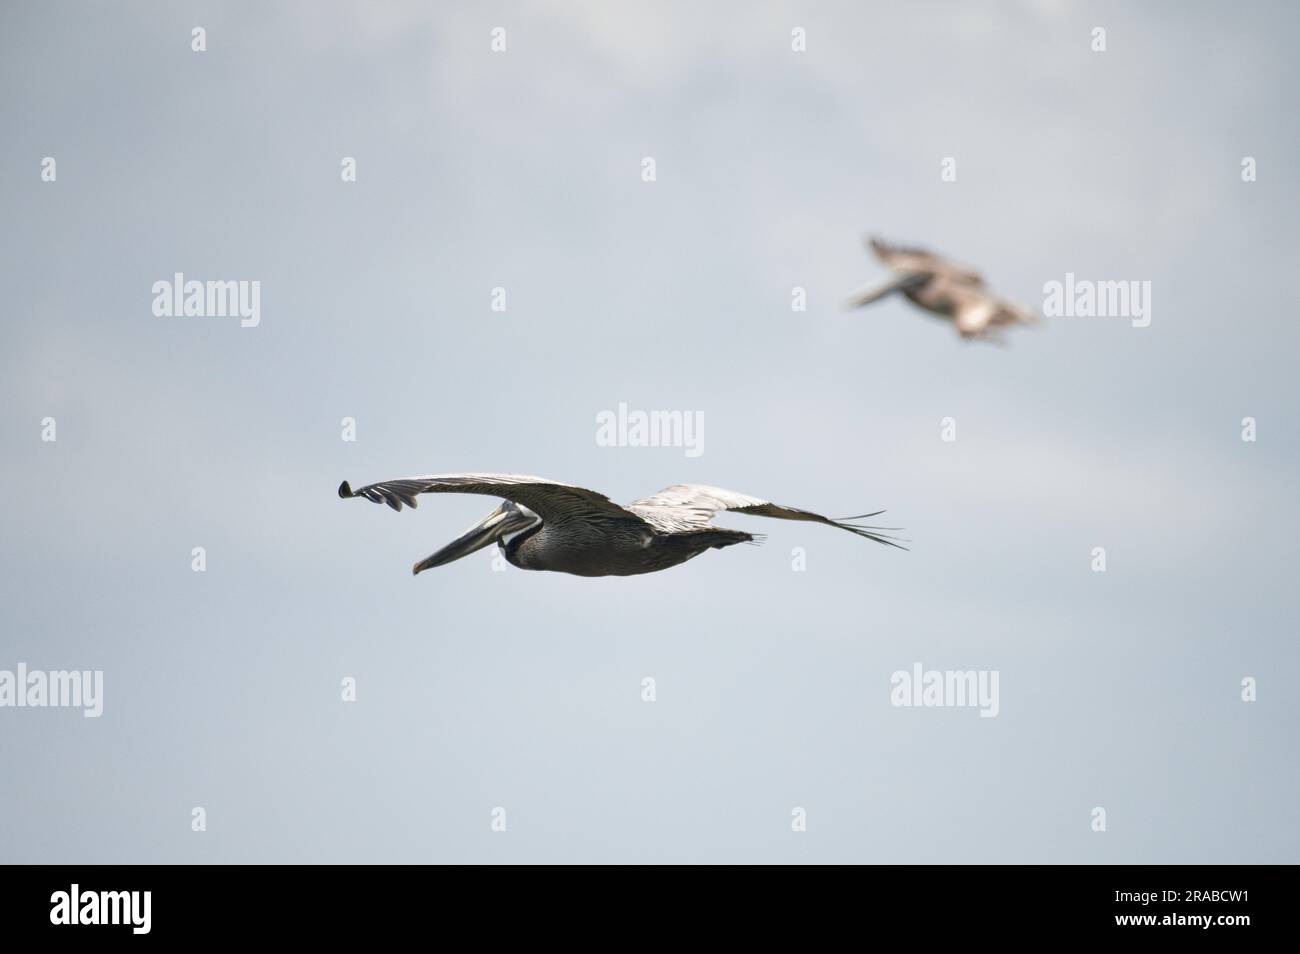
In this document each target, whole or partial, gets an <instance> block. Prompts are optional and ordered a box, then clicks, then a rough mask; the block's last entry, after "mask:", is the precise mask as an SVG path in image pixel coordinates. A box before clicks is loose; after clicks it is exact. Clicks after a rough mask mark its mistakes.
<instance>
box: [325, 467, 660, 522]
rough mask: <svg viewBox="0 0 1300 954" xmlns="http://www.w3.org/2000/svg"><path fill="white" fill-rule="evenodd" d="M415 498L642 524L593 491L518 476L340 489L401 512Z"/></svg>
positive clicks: (439, 478) (550, 517) (438, 477)
mask: <svg viewBox="0 0 1300 954" xmlns="http://www.w3.org/2000/svg"><path fill="white" fill-rule="evenodd" d="M417 494H483V495H485V496H488V497H500V498H502V499H504V500H513V501H514V502H515V503H518V504H523V505H524V506H525V507H527V508H528V509H529V510H531V511H533V512H534V513H536V514H537V515H538V516H539V517H541V518H542V519H543V520H545V521H547V522H549V523H559V522H562V521H564V520H568V519H578V520H586V519H591V518H593V517H597V518H599V517H603V518H605V519H609V518H611V517H614V518H619V519H622V520H633V521H639V520H640V518H639V517H638V516H637V515H636V514H634V513H630V512H629V511H627V510H625V509H624V508H622V507H620V506H619V505H618V504H616V503H614V502H613V501H611V500H610V499H609V498H608V497H606V496H605V495H604V494H598V493H596V492H595V491H594V490H587V489H586V488H583V487H574V486H573V485H572V484H562V483H558V482H557V481H554V480H546V479H544V478H542V477H528V476H525V475H522V474H430V475H428V476H426V477H405V478H402V479H400V480H385V481H382V482H381V483H377V484H367V485H366V486H365V487H358V488H357V489H356V490H353V489H352V487H351V486H350V485H349V484H348V482H347V481H346V480H345V481H343V483H342V484H340V485H339V496H340V497H365V498H366V499H367V500H373V501H374V502H375V503H386V504H388V506H390V507H392V508H393V509H394V510H401V509H402V505H403V504H405V505H406V506H408V507H414V506H415V505H416V503H415V497H416V495H417Z"/></svg>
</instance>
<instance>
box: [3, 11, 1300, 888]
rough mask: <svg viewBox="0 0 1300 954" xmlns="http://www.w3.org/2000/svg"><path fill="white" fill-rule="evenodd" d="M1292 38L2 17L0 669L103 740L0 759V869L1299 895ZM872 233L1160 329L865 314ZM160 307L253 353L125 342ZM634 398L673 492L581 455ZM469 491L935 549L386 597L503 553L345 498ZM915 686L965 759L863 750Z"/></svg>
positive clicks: (1173, 16) (510, 571)
mask: <svg viewBox="0 0 1300 954" xmlns="http://www.w3.org/2000/svg"><path fill="white" fill-rule="evenodd" d="M196 27H202V28H203V29H204V30H205V31H206V33H205V41H206V50H205V51H202V52H196V51H194V50H193V49H192V43H193V42H194V41H193V34H192V31H193V30H194V28H196ZM496 27H501V28H504V30H505V42H506V49H505V50H504V52H493V50H492V49H491V43H492V31H493V29H494V28H496ZM1096 27H1102V28H1104V30H1105V42H1106V49H1105V51H1104V52H1094V51H1093V49H1092V47H1093V45H1094V38H1093V37H1094V33H1093V31H1094V28H1096ZM796 28H801V29H802V30H803V31H805V32H804V35H805V36H806V50H805V51H802V52H796V51H794V50H792V49H791V45H792V31H793V30H795V29H796ZM1297 42H1300V13H1298V12H1297V9H1296V8H1295V6H1294V5H1292V4H1287V3H1281V2H1278V3H1252V4H1248V5H1244V6H1243V5H1232V4H1227V3H1219V4H1209V3H1172V2H1169V3H1147V4H1142V5H1141V6H1140V7H1138V6H1135V5H1131V4H1123V5H1121V4H1096V3H1090V4H1087V5H1086V7H1085V6H1084V5H1082V4H1077V5H1076V4H1071V3H1067V2H1046V0H1044V2H1033V3H1031V2H1023V3H1009V2H1008V3H996V4H995V3H962V4H957V3H943V4H940V3H927V4H903V5H900V4H893V3H879V4H860V3H850V2H842V3H828V2H817V3H810V2H803V3H761V4H751V3H739V2H734V3H710V4H698V3H689V2H680V3H663V2H655V3H637V4H633V3H618V4H611V3H597V2H591V3H586V4H574V3H558V2H557V3H540V2H539V3H485V4H474V5H468V4H452V3H434V4H430V3H410V4H396V3H384V4H364V5H363V4H345V3H305V2H304V3H295V4H287V3H279V4H263V3H253V2H246V3H221V4H217V3H195V4H186V3H169V4H166V5H160V4H156V3H138V4H125V5H123V4H113V5H108V4H94V5H90V4H80V3H36V2H18V3H6V4H4V5H3V7H0V129H3V130H4V135H3V139H2V141H0V219H2V221H3V223H4V227H3V229H2V230H0V236H3V255H2V256H0V282H2V283H3V288H4V289H5V291H6V299H7V301H6V307H5V309H4V314H5V317H4V332H3V333H4V346H3V347H2V348H0V399H2V400H0V447H3V453H2V454H0V476H2V477H3V484H2V486H3V489H4V494H3V497H4V502H3V504H0V539H2V540H3V544H0V670H14V669H15V668H16V667H17V666H18V664H19V663H25V664H26V665H27V666H28V667H29V668H31V669H41V670H65V669H77V670H102V671H103V673H104V676H103V679H104V699H103V714H102V716H100V717H99V718H97V719H88V718H83V717H82V715H81V714H80V713H79V712H77V711H75V710H67V709H55V708H44V709H42V708H21V709H18V708H0V751H2V752H3V761H4V766H5V768H4V771H3V772H0V814H3V816H4V817H5V819H6V823H5V824H4V825H2V826H0V859H2V860H6V861H20V862H36V861H44V862H112V861H127V862H144V861H164V862H236V861H252V862H269V861H308V862H325V861H330V862H334V861H339V862H342V861H406V862H421V861H516V862H537V861H550V862H568V861H651V862H653V861H717V862H721V861H737V862H756V861H861V862H880V861H887V862H933V861H949V862H974V861H991V862H1022V861H1040V862H1042V861H1048V862H1051V861H1072V862H1175V863H1178V862H1263V861H1271V862H1296V861H1300V825H1298V823H1297V817H1296V810H1295V805H1296V800H1297V795H1298V794H1300V765H1298V756H1297V746H1296V738H1295V734H1296V726H1297V725H1300V702H1297V694H1296V692H1295V686H1296V685H1297V680H1300V650H1297V641H1296V635H1297V616H1298V614H1297V609H1298V606H1297V604H1298V603H1300V598H1298V597H1297V595H1296V592H1297V589H1296V586H1295V566H1296V560H1297V557H1298V556H1300V554H1298V553H1297V544H1296V529H1297V522H1298V519H1300V505H1298V504H1297V500H1296V479H1297V476H1298V469H1300V468H1298V462H1297V447H1300V426H1298V425H1297V422H1296V419H1295V411H1296V407H1297V403H1298V402H1297V393H1296V391H1297V388H1296V382H1295V376H1294V365H1295V360H1296V354H1297V350H1298V348H1300V332H1298V331H1297V324H1296V321H1297V310H1296V300H1295V294H1294V291H1293V289H1292V288H1291V287H1290V279H1291V276H1292V275H1293V273H1294V270H1295V263H1296V261H1297V258H1298V257H1300V226H1297V224H1296V219H1295V209H1296V208H1297V199H1300V195H1298V194H1297V192H1298V190H1297V186H1296V178H1295V158H1296V156H1297V155H1300V135H1298V134H1297V126H1296V123H1295V121H1294V118H1293V114H1294V111H1295V93H1296V90H1297V81H1298V80H1300V64H1298V63H1297V60H1296V58H1295V55H1294V50H1295V48H1296V45H1297ZM46 157H52V158H53V159H54V160H55V162H56V167H55V168H56V178H55V179H54V181H43V178H42V169H43V160H44V159H45V158H46ZM345 157H351V158H353V159H355V161H356V170H357V175H356V181H355V182H344V181H342V176H341V163H342V162H343V160H344V158H345ZM646 157H650V158H653V159H654V163H655V175H656V178H655V181H653V182H647V181H644V179H643V175H642V170H643V160H644V159H645V158H646ZM947 157H951V158H954V159H955V160H956V170H957V177H956V181H943V179H942V178H941V163H942V162H943V160H944V159H945V158H947ZM1245 157H1252V158H1253V159H1254V160H1255V167H1256V179H1255V181H1251V182H1247V181H1243V177H1242V162H1243V159H1244V158H1245ZM868 232H870V233H876V234H880V235H882V236H885V237H886V238H890V239H893V240H895V241H900V242H907V243H915V244H920V245H924V246H928V247H933V248H935V249H936V250H938V251H941V252H943V253H945V254H949V255H952V256H954V257H956V258H958V259H961V260H964V261H968V262H971V263H973V264H975V265H977V266H978V267H979V268H980V269H981V270H982V271H983V272H984V274H985V275H986V276H987V278H988V280H989V282H990V284H991V285H992V286H993V288H994V289H995V290H996V291H998V292H999V293H1001V294H1004V295H1006V296H1007V297H1008V298H1011V299H1013V300H1016V301H1020V302H1023V303H1024V304H1026V305H1027V306H1029V307H1031V308H1034V309H1039V308H1041V306H1042V303H1043V286H1044V284H1045V283H1047V282H1050V281H1063V280H1064V279H1065V276H1066V274H1067V273H1073V274H1074V275H1075V276H1077V277H1078V278H1081V279H1089V280H1098V281H1101V280H1106V281H1121V280H1122V281H1130V280H1131V281H1140V282H1145V281H1149V282H1150V283H1151V289H1152V291H1151V323H1150V325H1149V326H1148V327H1145V328H1135V327H1133V325H1132V322H1131V321H1129V320H1127V319H1125V318H1057V319H1052V320H1050V321H1048V322H1046V323H1045V325H1044V326H1043V327H1040V328H1035V329H1024V330H1017V331H1016V332H1015V333H1014V334H1013V335H1011V336H1010V340H1009V346H1008V347H1005V348H998V347H993V346H989V345H986V344H978V343H976V344H969V343H964V342H962V341H960V340H958V338H957V336H956V335H955V334H954V333H953V332H952V330H951V328H950V327H948V326H945V325H944V324H942V323H941V322H939V321H937V320H935V319H933V318H931V317H929V316H926V315H924V314H923V313H921V312H919V311H917V310H915V309H914V308H913V307H911V306H910V305H908V304H907V303H906V302H903V301H895V300H890V301H887V302H882V303H880V304H877V305H875V306H873V307H872V308H870V309H864V310H862V311H860V312H851V313H849V312H845V311H843V310H842V309H841V307H840V304H839V303H840V301H841V300H842V299H843V298H844V297H845V296H846V295H847V294H848V293H850V292H851V291H853V290H854V289H856V288H858V287H860V286H861V285H863V284H865V283H867V282H869V281H871V280H873V279H877V278H881V277H883V276H884V274H885V273H884V271H883V268H882V266H881V265H880V264H879V263H877V262H876V261H874V260H873V259H872V258H871V257H870V256H869V255H868V254H867V252H866V251H865V250H864V249H863V247H862V245H861V241H860V240H861V236H862V235H863V234H864V233H868ZM177 272H181V273H184V275H185V276H186V278H187V279H198V280H203V281H206V280H232V281H248V282H252V281H257V282H259V283H260V295H261V299H260V305H261V308H260V323H259V324H258V325H257V326H256V327H241V326H240V322H239V320H238V319H237V318H214V319H184V318H159V317H155V315H154V314H153V311H152V304H153V298H154V295H153V292H152V290H151V289H152V286H153V284H154V283H155V282H157V281H160V280H161V281H171V279H172V276H173V275H174V274H175V273H177ZM795 287H801V288H804V289H806V293H807V310H806V311H802V312H799V311H794V310H792V308H791V295H792V289H793V288H795ZM494 288H504V289H505V291H506V301H507V307H506V310H505V311H494V310H493V309H492V300H493V299H492V293H493V289H494ZM620 403H625V404H626V405H627V406H628V407H629V408H632V409H642V410H681V411H685V412H690V413H692V414H695V415H699V416H700V417H702V420H703V422H704V430H703V444H702V451H703V452H702V453H701V454H699V455H698V456H691V455H688V454H687V453H686V452H685V449H683V448H680V447H677V448H671V447H670V448H645V447H604V446H599V445H598V443H597V441H596V439H595V435H596V418H597V415H599V414H600V413H601V412H603V411H610V410H616V409H617V408H618V406H619V404H620ZM1246 417H1250V418H1253V419H1254V420H1255V422H1256V428H1257V432H1256V436H1257V439H1256V440H1255V441H1243V440H1242V420H1243V418H1246ZM46 418H53V419H54V421H55V422H56V435H57V440H54V441H48V440H42V433H43V425H42V421H43V420H44V419H46ZM344 418H354V419H355V421H356V440H355V441H345V440H343V439H342V431H343V427H342V425H341V422H342V421H343V419H344ZM944 418H952V419H953V420H954V421H955V427H956V437H957V439H956V440H955V441H944V440H942V439H941V422H942V421H943V419H944ZM457 470H489V471H506V472H518V473H533V474H541V475H544V476H547V477H551V478H555V479H558V480H562V481H568V482H572V483H577V484H581V485H583V486H587V487H591V488H593V489H596V490H599V491H601V492H603V493H607V494H608V495H609V496H610V497H611V498H612V499H614V500H616V501H621V502H627V501H631V500H634V499H636V498H639V497H642V496H645V495H647V494H650V493H652V492H654V491H656V490H658V489H659V488H661V487H663V486H665V485H668V484H673V483H678V482H683V481H690V482H698V483H706V484H713V485H717V486H721V487H727V488H731V489H734V490H737V491H740V492H743V493H748V494H753V495H757V496H761V497H764V498H768V499H772V500H775V501H778V502H780V503H783V504H788V505H791V506H796V507H803V508H806V509H811V510H815V511H818V512H822V513H828V514H831V515H841V514H847V513H862V512H864V511H866V510H877V509H881V508H887V509H888V514H887V515H886V516H887V518H888V522H889V523H890V525H898V526H903V527H906V528H907V534H906V535H907V536H908V537H910V538H911V540H912V541H914V542H913V549H912V551H911V552H907V553H904V552H900V551H897V550H891V549H887V548H884V547H880V546H877V545H875V544H872V543H870V542H868V541H865V540H862V539H859V538H856V537H854V536H851V535H849V534H845V533H840V532H838V531H835V530H832V529H829V528H825V527H820V526H815V525H811V524H801V523H784V522H776V521H766V520H761V519H759V518H749V517H744V516H739V515H731V516H725V515H724V517H723V518H722V519H721V520H720V522H721V523H723V524H725V525H727V526H734V527H739V528H743V529H749V530H753V531H756V532H763V533H766V534H767V535H768V538H767V541H766V543H765V544H764V545H763V546H761V547H735V548H732V549H728V550H724V551H718V552H710V553H707V554H705V555H703V556H701V557H699V558H698V559H697V560H695V561H692V562H690V563H688V564H686V565H684V566H680V567H677V568H674V569H672V570H668V571H665V572H662V573H658V574H653V575H647V576H643V577H631V578H606V579H580V578H577V577H570V576H565V575H561V574H551V573H529V572H525V571H520V570H516V569H515V568H513V567H509V568H507V569H506V570H505V571H504V572H497V571H494V570H493V567H492V554H493V553H495V551H486V550H485V551H483V552H481V553H478V554H475V555H473V556H471V557H469V558H467V559H465V560H462V561H460V562H457V563H454V564H451V565H449V566H446V567H442V568H439V569H437V570H434V571H430V572H428V573H425V574H422V575H421V576H419V577H418V578H412V576H411V573H410V567H411V564H412V563H414V562H415V561H416V560H418V559H420V558H422V557H424V556H426V555H427V554H429V553H432V552H433V551H434V550H435V549H437V548H438V547H440V546H442V545H443V544H444V543H446V542H448V541H449V540H451V539H452V538H453V537H454V536H456V535H457V534H458V533H459V532H460V531H461V530H463V529H464V528H465V527H466V526H467V525H469V524H470V523H472V522H473V521H475V520H476V519H477V518H479V517H481V516H483V515H485V514H486V513H487V512H488V511H489V510H490V509H492V507H493V506H494V505H495V503H494V501H492V500H489V499H484V498H476V497H457V496H440V497H428V498H425V500H424V502H423V503H422V505H421V507H420V509H419V510H418V511H417V512H414V513H409V512H407V513H402V514H395V513H393V512H391V511H390V510H388V509H387V508H378V507H373V506H371V505H369V504H367V503H365V502H364V501H346V502H345V501H341V500H339V499H338V497H337V496H336V494H335V488H336V487H337V485H338V483H339V481H340V480H342V479H344V478H347V479H349V480H351V481H353V482H354V483H361V482H370V481H375V480H382V479H386V478H393V477H402V476H408V475H412V474H423V473H439V472H448V471H457ZM195 547H203V548H204V549H205V552H206V571H205V572H194V571H193V570H192V556H191V554H192V551H193V550H194V548H195ZM1098 547H1102V548H1104V549H1105V554H1106V571H1105V572H1104V573H1101V572H1094V570H1093V569H1092V565H1093V562H1094V556H1093V553H1094V549H1095V548H1098ZM796 548H800V549H801V552H802V557H803V560H804V561H805V563H804V565H805V567H806V568H805V569H803V570H802V571H799V570H796V569H795V566H796V564H797V562H798V558H799V553H796V552H795V551H796ZM917 663H920V664H921V665H922V666H923V667H924V668H925V669H938V670H985V671H990V672H996V673H998V675H999V687H1000V705H999V712H998V715H997V717H996V718H980V717H979V713H978V711H977V710H976V709H972V708H956V707H944V708H920V709H918V708H910V707H907V708H905V707H896V706H894V705H892V704H891V700H890V688H891V684H890V680H891V674H892V673H894V672H895V671H896V670H911V668H912V667H913V666H914V665H915V664H917ZM647 677H649V678H651V679H653V680H654V686H655V701H654V702H646V701H643V698H642V697H643V688H642V687H643V680H644V679H646V678H647ZM345 678H352V679H355V681H356V697H357V698H356V701H355V702H345V701H343V700H342V698H341V696H342V690H341V685H342V681H343V680H344V679H345ZM1247 678H1253V679H1255V680H1257V701H1255V702H1245V701H1243V699H1242V692H1243V690H1242V680H1243V679H1247ZM196 807H201V808H202V809H204V813H205V818H206V831H202V832H196V831H193V830H192V817H193V814H192V813H193V810H194V809H195V808H196ZM498 808H501V809H504V817H505V819H506V831H504V832H500V831H493V830H492V822H493V817H494V816H493V812H494V810H495V809H498ZM1096 808H1103V809H1104V811H1105V818H1106V831H1104V832H1097V831H1094V830H1093V827H1094V818H1095V814H1094V809H1096ZM796 809H803V811H804V813H805V815H804V817H805V818H806V827H807V830H806V831H801V832H800V831H793V830H792V824H793V821H792V820H794V821H797V818H798V816H797V814H796V813H795V810H796ZM499 814H500V813H498V815H499ZM795 827H797V826H795Z"/></svg>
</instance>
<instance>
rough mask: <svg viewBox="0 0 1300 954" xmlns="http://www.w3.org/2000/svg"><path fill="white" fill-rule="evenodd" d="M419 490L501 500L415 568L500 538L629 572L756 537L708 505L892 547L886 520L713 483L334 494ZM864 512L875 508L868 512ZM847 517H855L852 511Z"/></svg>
mask: <svg viewBox="0 0 1300 954" xmlns="http://www.w3.org/2000/svg"><path fill="white" fill-rule="evenodd" d="M423 493H469V494H486V495H489V496H494V497H503V498H505V499H506V503H504V504H502V505H501V506H500V507H498V508H497V509H496V510H494V511H493V512H492V513H490V514H488V516H487V517H485V518H484V519H483V520H482V521H480V522H479V523H478V524H476V525H475V526H474V527H471V528H470V530H468V531H467V532H466V533H465V534H464V535H462V536H461V537H460V538H459V539H457V540H455V541H454V542H452V543H451V544H448V545H447V546H446V547H443V549H441V550H439V551H438V552H437V553H435V554H433V555H432V556H430V557H428V558H427V559H424V560H421V561H420V562H419V563H417V564H416V565H415V567H414V572H415V573H420V572H422V571H423V570H427V569H430V568H432V567H435V566H442V565H443V564H446V563H450V562H451V561H452V560H458V559H460V558H461V557H463V556H467V555H469V554H470V553H473V552H474V551H476V550H479V549H482V548H483V547H485V546H489V545H491V544H492V543H494V542H495V543H496V544H497V545H498V546H499V547H500V548H501V550H502V552H503V553H504V555H505V558H506V560H508V561H509V562H510V563H512V564H513V565H515V566H517V567H519V568H520V569H524V570H551V571H553V572H558V573H572V574H574V575H576V576H633V575H635V574H638V573H653V572H655V571H657V570H666V569H667V568H668V567H670V566H676V565H677V564H679V563H685V562H686V561H687V560H689V559H691V558H693V557H697V556H699V555H700V554H701V553H703V552H704V551H705V550H711V549H712V550H720V549H722V548H723V547H729V546H731V545H733V544H736V543H748V542H751V541H753V540H755V539H756V537H755V535H754V534H751V533H746V532H745V531H743V530H728V529H725V528H723V527H715V526H712V525H711V524H710V521H711V519H712V518H713V516H714V514H716V513H718V512H719V511H722V510H735V511H738V512H742V513H752V514H757V515H759V516H766V517H778V518H781V519H785V520H810V521H814V522H816V523H825V524H828V525H830V526H834V527H839V528H841V529H843V530H848V531H849V532H851V533H855V534H858V535H859V536H863V537H866V538H868V539H870V540H875V541H876V542H878V543H885V544H888V545H890V546H898V544H897V543H895V542H894V538H892V537H888V536H885V535H882V534H880V533H878V532H877V531H878V530H880V529H883V528H879V527H867V526H863V525H861V524H854V523H847V522H844V521H838V520H831V519H830V518H828V517H823V516H820V515H818V514H815V513H810V512H808V511H806V510H796V509H794V508H792V507H780V506H778V505H776V504H772V503H768V502H767V501H764V500H759V499H757V498H755V497H746V496H745V495H743V494H737V493H733V492H731V491H728V490H719V489H718V488H716V487H703V486H699V485H694V484H678V485H676V486H673V487H668V488H666V489H664V490H661V491H660V492H659V493H657V494H655V495H654V496H652V497H646V498H644V499H642V500H638V501H636V502H635V503H631V504H628V505H627V506H626V507H622V506H619V505H618V504H616V503H613V502H612V501H610V499H609V498H608V497H606V496H604V495H603V494H598V493H596V492H595V491H591V490H586V489H584V488H582V487H574V486H572V485H570V484H562V483H558V482H556V481H551V480H544V479H542V478H540V477H523V476H518V475H514V474H435V475H430V476H427V477H409V478H404V479H401V480H388V481H384V482H382V483H377V484H370V485H368V486H366V487H361V488H359V489H357V490H355V491H354V490H353V489H352V488H351V486H349V485H348V483H347V481H344V482H343V484H342V485H341V486H340V487H339V496H340V497H365V498H366V499H368V500H372V501H374V502H375V503H387V504H388V505H389V506H390V507H392V508H393V509H394V510H401V509H402V507H403V506H407V507H414V506H415V505H416V501H415V498H416V495H418V494H423ZM864 516H875V514H865V515H864ZM847 519H848V520H856V519H859V518H857V517H849V518H847Z"/></svg>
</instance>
